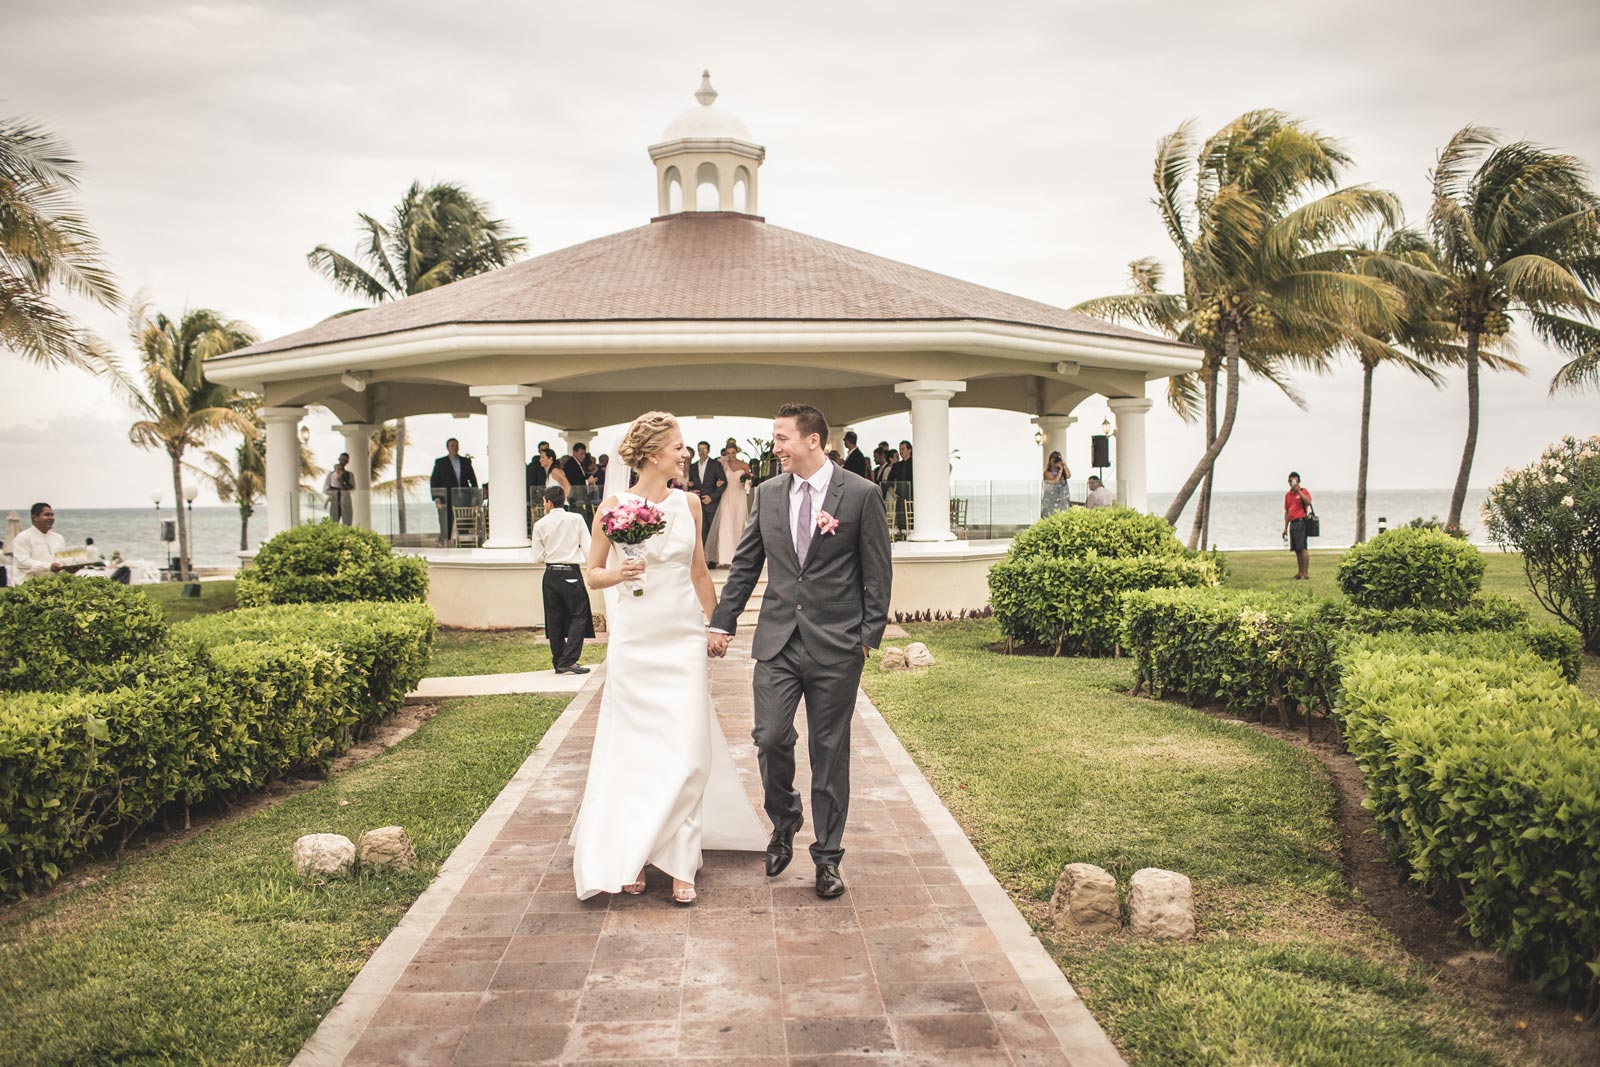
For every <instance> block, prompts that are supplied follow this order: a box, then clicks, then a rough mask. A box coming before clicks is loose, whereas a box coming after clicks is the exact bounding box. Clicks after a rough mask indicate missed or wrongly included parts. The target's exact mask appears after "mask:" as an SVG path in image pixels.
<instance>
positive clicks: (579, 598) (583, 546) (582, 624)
mask: <svg viewBox="0 0 1600 1067" xmlns="http://www.w3.org/2000/svg"><path fill="white" fill-rule="evenodd" d="M566 501H567V493H566V490H564V489H562V488H561V487H560V486H559V485H551V486H546V487H545V491H544V517H543V518H541V519H540V520H539V521H538V522H536V523H534V524H533V560H534V562H535V563H538V562H540V561H541V560H542V561H543V562H544V632H545V636H547V637H548V638H550V663H551V665H552V666H554V667H555V669H556V673H557V674H588V673H589V668H588V667H580V666H578V657H579V656H581V655H582V654H583V639H584V638H585V637H593V636H594V616H593V615H591V614H590V613H589V589H588V587H587V586H585V585H584V584H583V567H584V563H585V561H587V560H588V558H589V524H588V523H586V522H584V521H583V516H581V515H575V514H573V513H572V512H570V511H567V510H565V509H564V508H563V507H562V506H561V505H563V504H565V503H566Z"/></svg>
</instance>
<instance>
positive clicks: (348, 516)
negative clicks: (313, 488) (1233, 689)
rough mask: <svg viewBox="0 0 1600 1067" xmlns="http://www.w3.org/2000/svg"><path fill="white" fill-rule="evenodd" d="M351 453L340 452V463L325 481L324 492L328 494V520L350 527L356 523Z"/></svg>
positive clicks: (354, 481)
mask: <svg viewBox="0 0 1600 1067" xmlns="http://www.w3.org/2000/svg"><path fill="white" fill-rule="evenodd" d="M349 468H350V453H348V452H340V453H339V459H338V462H336V463H334V465H333V470H331V471H329V472H328V477H327V478H325V479H324V480H323V483H322V491H323V492H325V493H327V494H328V518H330V519H332V520H333V521H334V522H342V523H344V524H345V525H346V526H349V525H350V524H351V523H352V522H354V521H355V507H354V506H353V505H352V504H351V501H350V492H351V490H353V489H354V488H355V487H356V478H355V475H354V474H352V473H350V469H349Z"/></svg>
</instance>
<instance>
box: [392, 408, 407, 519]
mask: <svg viewBox="0 0 1600 1067" xmlns="http://www.w3.org/2000/svg"><path fill="white" fill-rule="evenodd" d="M394 499H395V505H396V509H397V510H398V511H399V514H398V515H396V516H395V522H396V526H395V530H396V531H397V532H399V533H405V532H406V420H405V419H395V420H394Z"/></svg>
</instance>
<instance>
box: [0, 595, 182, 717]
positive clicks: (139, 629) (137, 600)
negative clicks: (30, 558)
mask: <svg viewBox="0 0 1600 1067" xmlns="http://www.w3.org/2000/svg"><path fill="white" fill-rule="evenodd" d="M166 636H167V623H166V617H165V616H164V615H163V614H162V612H161V609H160V608H158V607H157V606H156V605H155V604H154V603H152V602H151V600H150V598H149V597H147V596H145V595H144V594H143V593H140V592H137V591H136V590H134V589H131V588H129V587H128V586H125V585H122V584H121V583H119V582H113V581H110V580H109V579H106V578H80V577H76V576H74V575H67V574H49V575H41V576H40V577H37V578H32V579H29V580H28V581H26V582H24V583H22V584H21V585H18V586H13V587H11V588H8V589H4V590H0V691H6V692H60V691H63V690H67V689H73V688H76V687H77V686H78V684H79V683H80V682H81V681H83V680H84V679H85V678H87V677H90V676H92V675H93V674H94V673H95V669H96V668H101V667H107V666H111V665H113V664H117V663H120V662H122V661H124V660H127V659H130V658H133V657H137V656H149V655H159V654H160V653H161V650H162V648H163V646H164V644H165V642H166Z"/></svg>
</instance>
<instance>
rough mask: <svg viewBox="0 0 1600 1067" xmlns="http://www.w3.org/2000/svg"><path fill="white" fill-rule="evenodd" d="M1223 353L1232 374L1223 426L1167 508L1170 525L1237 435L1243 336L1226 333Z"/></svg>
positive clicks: (1225, 401) (1176, 519)
mask: <svg viewBox="0 0 1600 1067" xmlns="http://www.w3.org/2000/svg"><path fill="white" fill-rule="evenodd" d="M1222 350H1223V358H1224V359H1225V360H1226V368H1225V371H1226V373H1227V375H1228V387H1227V390H1226V391H1225V393H1224V407H1223V412H1222V425H1221V426H1220V427H1219V428H1218V429H1217V436H1216V437H1215V438H1213V439H1212V441H1211V444H1210V445H1208V446H1207V447H1206V451H1205V455H1203V456H1201V457H1200V462H1198V463H1196V464H1195V465H1194V470H1192V471H1190V472H1189V477H1188V478H1187V479H1186V480H1185V481H1184V483H1183V486H1182V488H1180V489H1179V490H1178V495H1177V496H1175V497H1173V498H1172V503H1171V504H1169V505H1168V506H1167V514H1166V519H1167V521H1168V522H1170V523H1176V522H1177V521H1178V516H1180V515H1182V514H1183V509H1184V508H1185V507H1186V506H1187V505H1188V503H1189V498H1190V497H1192V496H1194V491H1195V490H1196V489H1197V488H1199V486H1200V482H1201V480H1202V479H1204V478H1205V476H1206V475H1207V474H1209V473H1211V467H1212V465H1213V464H1214V463H1216V461H1217V456H1219V455H1221V454H1222V449H1223V448H1224V447H1225V446H1226V445H1227V443H1228V436H1229V435H1230V434H1232V433H1233V420H1234V416H1235V415H1237V414H1238V412H1239V334H1238V332H1237V331H1236V330H1233V329H1229V330H1228V331H1227V332H1226V333H1225V334H1223V337H1222Z"/></svg>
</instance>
